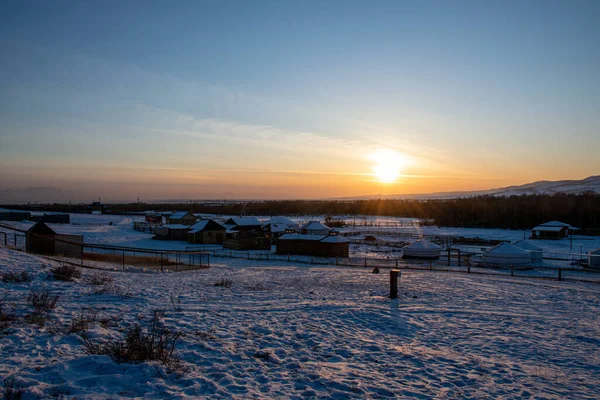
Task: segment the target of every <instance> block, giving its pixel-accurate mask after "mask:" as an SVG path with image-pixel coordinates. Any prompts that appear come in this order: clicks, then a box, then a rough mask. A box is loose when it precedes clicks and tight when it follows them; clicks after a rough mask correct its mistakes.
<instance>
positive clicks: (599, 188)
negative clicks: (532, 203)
mask: <svg viewBox="0 0 600 400" xmlns="http://www.w3.org/2000/svg"><path fill="white" fill-rule="evenodd" d="M586 192H593V193H596V194H600V175H596V176H590V177H589V178H585V179H581V180H565V181H539V182H533V183H527V184H525V185H521V186H508V187H504V188H499V189H488V190H475V191H466V192H437V193H423V194H386V195H383V194H375V195H369V196H357V197H344V198H338V199H336V200H369V199H407V200H408V199H414V200H428V199H455V198H459V197H475V196H485V195H488V196H505V197H508V196H520V195H529V194H555V193H568V194H582V193H586Z"/></svg>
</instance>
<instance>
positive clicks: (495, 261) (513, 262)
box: [483, 243, 531, 267]
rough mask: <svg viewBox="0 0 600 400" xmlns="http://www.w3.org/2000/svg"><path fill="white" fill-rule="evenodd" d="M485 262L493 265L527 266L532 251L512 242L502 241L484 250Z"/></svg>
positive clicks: (529, 263)
mask: <svg viewBox="0 0 600 400" xmlns="http://www.w3.org/2000/svg"><path fill="white" fill-rule="evenodd" d="M483 264H484V265H487V266H491V267H501V266H505V267H526V266H529V265H531V253H530V252H528V251H527V250H523V249H521V248H519V247H517V246H515V245H513V244H510V243H500V244H499V245H496V246H494V247H492V248H491V249H489V250H488V251H484V252H483Z"/></svg>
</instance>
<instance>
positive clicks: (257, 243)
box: [223, 217, 271, 250]
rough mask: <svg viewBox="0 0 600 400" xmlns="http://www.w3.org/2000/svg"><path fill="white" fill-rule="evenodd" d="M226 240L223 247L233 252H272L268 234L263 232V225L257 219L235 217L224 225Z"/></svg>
mask: <svg viewBox="0 0 600 400" xmlns="http://www.w3.org/2000/svg"><path fill="white" fill-rule="evenodd" d="M223 225H224V226H225V228H227V231H225V240H224V241H223V247H224V248H227V249H232V250H270V249H271V241H270V238H269V234H268V232H265V231H263V230H262V224H261V223H260V221H259V220H258V219H257V218H256V217H233V218H229V219H228V220H227V221H225V224H223Z"/></svg>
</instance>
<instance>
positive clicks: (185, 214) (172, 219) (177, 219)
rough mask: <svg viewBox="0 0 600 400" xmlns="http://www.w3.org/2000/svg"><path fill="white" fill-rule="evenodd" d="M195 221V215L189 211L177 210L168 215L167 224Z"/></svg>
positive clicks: (190, 223)
mask: <svg viewBox="0 0 600 400" xmlns="http://www.w3.org/2000/svg"><path fill="white" fill-rule="evenodd" d="M195 223H196V217H195V216H194V214H192V213H191V212H189V211H179V212H176V213H173V214H171V215H169V217H168V218H167V224H169V225H187V226H190V225H193V224H195Z"/></svg>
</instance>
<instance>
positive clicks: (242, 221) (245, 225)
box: [223, 217, 262, 231]
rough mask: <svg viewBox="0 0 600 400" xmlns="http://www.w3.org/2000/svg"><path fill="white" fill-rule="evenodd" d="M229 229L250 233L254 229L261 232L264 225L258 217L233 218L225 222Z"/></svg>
mask: <svg viewBox="0 0 600 400" xmlns="http://www.w3.org/2000/svg"><path fill="white" fill-rule="evenodd" d="M223 225H225V227H226V228H227V229H235V230H238V231H250V230H254V229H258V230H260V229H261V228H262V223H261V222H260V221H259V220H258V218H256V217H233V218H229V219H228V220H227V221H225V224H223Z"/></svg>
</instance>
